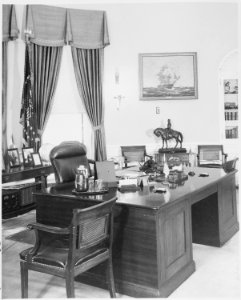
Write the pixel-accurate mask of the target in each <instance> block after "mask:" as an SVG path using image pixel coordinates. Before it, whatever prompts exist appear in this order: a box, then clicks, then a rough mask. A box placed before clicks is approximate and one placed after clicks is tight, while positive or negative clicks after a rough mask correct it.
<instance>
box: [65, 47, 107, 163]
mask: <svg viewBox="0 0 241 300" xmlns="http://www.w3.org/2000/svg"><path fill="white" fill-rule="evenodd" d="M71 50H72V57H73V63H74V71H75V77H76V81H77V85H78V90H79V93H80V96H81V98H82V100H83V103H84V106H85V109H86V112H87V115H88V117H89V119H90V122H91V124H92V127H93V131H94V153H95V154H94V155H95V160H97V161H103V160H106V159H107V155H106V142H105V130H104V108H103V99H102V77H103V75H102V73H103V71H102V65H103V54H104V52H103V51H104V49H103V48H101V49H78V48H75V47H71Z"/></svg>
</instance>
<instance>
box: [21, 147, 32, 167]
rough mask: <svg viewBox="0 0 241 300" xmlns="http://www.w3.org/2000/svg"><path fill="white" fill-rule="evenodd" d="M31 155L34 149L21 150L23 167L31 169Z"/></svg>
mask: <svg viewBox="0 0 241 300" xmlns="http://www.w3.org/2000/svg"><path fill="white" fill-rule="evenodd" d="M32 153H34V149H33V148H32V147H25V148H22V155H23V165H24V167H32V166H33V159H32V156H31V154H32Z"/></svg>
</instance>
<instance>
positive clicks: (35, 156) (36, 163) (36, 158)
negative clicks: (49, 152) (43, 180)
mask: <svg viewBox="0 0 241 300" xmlns="http://www.w3.org/2000/svg"><path fill="white" fill-rule="evenodd" d="M31 156H32V161H33V167H41V166H42V165H43V162H42V159H41V157H40V155H39V153H38V152H34V153H31Z"/></svg>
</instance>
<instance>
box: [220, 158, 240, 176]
mask: <svg viewBox="0 0 241 300" xmlns="http://www.w3.org/2000/svg"><path fill="white" fill-rule="evenodd" d="M237 160H238V157H236V158H234V159H231V160H228V161H226V162H225V163H224V165H223V169H224V171H225V172H227V173H228V172H232V171H234V170H235V169H236V162H237Z"/></svg>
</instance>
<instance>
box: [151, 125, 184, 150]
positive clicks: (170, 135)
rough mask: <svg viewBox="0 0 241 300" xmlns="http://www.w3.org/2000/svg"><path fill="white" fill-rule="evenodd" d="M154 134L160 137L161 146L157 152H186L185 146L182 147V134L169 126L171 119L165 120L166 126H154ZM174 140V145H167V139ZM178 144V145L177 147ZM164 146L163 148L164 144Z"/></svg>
mask: <svg viewBox="0 0 241 300" xmlns="http://www.w3.org/2000/svg"><path fill="white" fill-rule="evenodd" d="M153 133H154V135H155V136H157V137H160V138H161V139H162V148H160V149H159V153H175V152H186V149H185V148H182V142H183V135H182V133H181V132H180V131H176V130H173V129H172V128H171V120H170V119H168V121H167V128H159V127H158V128H156V129H155V130H154V131H153ZM169 140H175V142H176V144H175V146H174V147H172V148H170V147H168V143H167V141H169ZM178 144H179V147H177V146H178ZM165 145H166V147H165V148H164V146H165Z"/></svg>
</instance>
